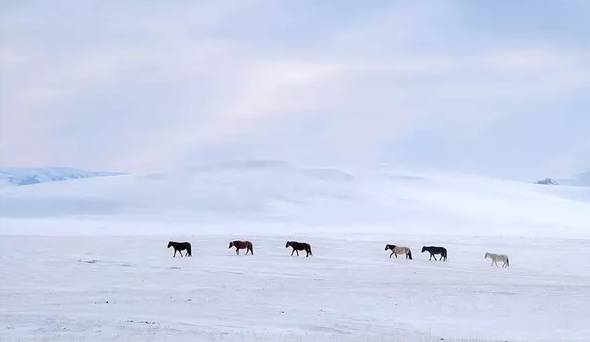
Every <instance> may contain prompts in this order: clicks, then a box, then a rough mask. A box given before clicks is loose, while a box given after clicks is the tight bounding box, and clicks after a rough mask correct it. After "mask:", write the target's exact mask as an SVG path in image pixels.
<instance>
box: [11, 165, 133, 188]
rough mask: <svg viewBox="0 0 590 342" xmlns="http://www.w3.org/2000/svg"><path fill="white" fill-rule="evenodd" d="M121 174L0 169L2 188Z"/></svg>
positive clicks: (62, 168)
mask: <svg viewBox="0 0 590 342" xmlns="http://www.w3.org/2000/svg"><path fill="white" fill-rule="evenodd" d="M122 174H124V173H121V172H103V171H86V170H80V169H75V168H70V167H46V168H28V167H23V168H20V167H19V168H0V186H10V185H17V186H18V185H31V184H38V183H45V182H57V181H66V180H72V179H80V178H90V177H105V176H117V175H122Z"/></svg>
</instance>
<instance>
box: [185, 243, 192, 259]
mask: <svg viewBox="0 0 590 342" xmlns="http://www.w3.org/2000/svg"><path fill="white" fill-rule="evenodd" d="M186 251H187V252H188V256H193V254H192V253H191V244H190V243H189V244H188V246H186Z"/></svg>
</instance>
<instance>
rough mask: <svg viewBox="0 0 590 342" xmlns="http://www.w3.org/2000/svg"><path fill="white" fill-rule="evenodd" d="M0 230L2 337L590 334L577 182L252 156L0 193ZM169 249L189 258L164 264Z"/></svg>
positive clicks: (582, 196) (581, 192)
mask: <svg viewBox="0 0 590 342" xmlns="http://www.w3.org/2000/svg"><path fill="white" fill-rule="evenodd" d="M0 233H1V236H0V251H2V252H1V253H0V279H1V281H0V340H2V341H4V340H9V341H10V340H19V341H21V340H24V341H29V340H31V341H45V340H59V341H63V340H66V341H67V340H76V341H78V340H140V341H146V340H153V341H155V340H172V339H177V340H186V341H199V340H211V341H230V340H231V341H236V340H237V341H254V340H256V341H258V340H268V341H276V340H287V341H326V340H328V341H330V340H332V341H342V340H344V341H346V340H351V341H366V340H379V341H396V340H400V341H414V340H417V341H431V340H440V339H442V338H444V339H445V340H478V341H479V340H511V341H512V340H548V341H555V340H564V341H573V340H580V341H584V340H588V336H590V328H589V327H590V324H589V323H590V322H589V320H588V315H587V308H588V307H590V264H589V263H587V260H586V259H587V258H588V256H590V252H589V250H590V189H589V188H584V187H565V186H551V187H549V186H542V185H533V184H525V183H518V182H511V181H505V180H497V179H490V178H483V177H476V176H467V175H459V174H448V173H447V174H442V173H433V172H430V173H424V172H402V171H399V170H392V169H391V168H382V169H379V170H371V171H367V170H361V171H359V170H352V171H351V170H346V171H343V170H337V169H329V168H301V167H295V166H292V165H289V164H285V163H279V162H261V161H250V162H240V163H228V164H222V165H215V166H211V167H203V168H198V169H192V170H185V171H182V172H179V171H176V172H166V173H157V174H143V175H121V176H114V177H101V178H88V179H78V180H72V181H65V182H52V183H43V184H36V185H31V186H23V187H17V186H13V187H4V188H1V189H0ZM234 239H250V240H252V241H253V242H254V252H255V255H254V256H235V254H234V252H233V250H229V249H227V242H228V241H230V240H234ZM168 240H178V241H184V240H187V241H191V242H192V243H193V248H194V251H193V257H192V258H171V253H172V252H171V251H170V250H167V249H166V248H165V247H166V243H167V241H168ZM286 240H303V241H307V242H310V243H311V244H312V246H313V251H314V256H313V257H310V258H304V257H298V258H297V257H290V256H289V254H290V251H289V250H287V249H285V247H284V245H285V241H286ZM386 243H395V244H400V245H405V246H408V247H410V248H412V251H413V254H414V260H405V259H397V260H395V259H394V260H390V259H389V258H388V255H389V253H388V252H385V251H384V250H383V249H384V245H385V244H386ZM422 245H441V246H445V247H447V248H448V250H449V259H448V262H447V263H438V262H429V261H428V256H427V255H426V254H420V247H421V246H422ZM486 251H489V252H497V253H506V254H509V255H510V262H511V267H510V268H509V269H502V268H496V267H490V266H489V262H488V261H487V260H484V259H483V255H484V253H485V252H486Z"/></svg>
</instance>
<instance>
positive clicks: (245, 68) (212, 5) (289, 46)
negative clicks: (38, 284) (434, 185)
mask: <svg viewBox="0 0 590 342" xmlns="http://www.w3.org/2000/svg"><path fill="white" fill-rule="evenodd" d="M589 15H590V2H587V1H547V2H543V1H520V2H514V1H494V2H483V1H431V2H429V1H425V2H413V1H399V2H394V1H363V2H359V1H220V2H202V3H199V2H195V1H158V2H157V1H38V2H36V1H3V2H2V3H1V4H0V166H45V165H52V166H75V167H81V168H88V169H102V170H123V171H143V170H153V169H162V168H169V167H171V166H172V167H175V166H178V167H182V166H183V165H185V164H191V163H195V162H198V163H202V162H206V161H208V160H220V159H244V158H265V159H267V158H268V159H271V158H272V159H284V160H288V161H292V162H295V163H304V164H316V165H317V164H321V165H331V164H352V165H356V164H358V165H371V164H376V163H390V164H393V165H396V164H399V165H406V166H413V167H418V168H429V169H446V170H457V171H463V172H473V173H483V174H489V175H497V176H502V177H510V178H518V179H528V178H536V177H541V176H545V175H554V176H564V175H569V174H572V173H576V172H579V171H585V170H590V157H588V156H590V138H589V134H588V132H590V113H589V112H588V108H589V105H590V99H589V97H588V94H589V90H590V24H589V23H588V20H587V18H588V17H589Z"/></svg>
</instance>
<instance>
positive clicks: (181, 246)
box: [168, 241, 193, 257]
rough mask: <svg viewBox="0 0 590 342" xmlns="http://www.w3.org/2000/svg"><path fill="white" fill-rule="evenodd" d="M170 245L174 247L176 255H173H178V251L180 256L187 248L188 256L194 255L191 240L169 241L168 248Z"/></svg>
mask: <svg viewBox="0 0 590 342" xmlns="http://www.w3.org/2000/svg"><path fill="white" fill-rule="evenodd" d="M170 247H174V255H173V257H176V252H178V253H180V256H183V255H182V251H184V250H186V256H193V255H192V254H191V244H190V242H175V241H168V248H170Z"/></svg>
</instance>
